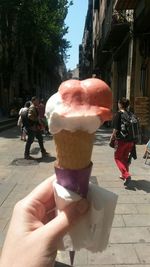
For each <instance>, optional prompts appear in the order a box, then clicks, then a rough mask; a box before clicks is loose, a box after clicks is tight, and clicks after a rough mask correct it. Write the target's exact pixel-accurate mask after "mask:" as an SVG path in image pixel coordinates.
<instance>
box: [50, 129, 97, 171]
mask: <svg viewBox="0 0 150 267" xmlns="http://www.w3.org/2000/svg"><path fill="white" fill-rule="evenodd" d="M93 140H94V133H93V134H89V133H87V132H84V131H76V132H73V133H72V132H69V131H66V130H62V131H61V132H59V133H57V134H55V135H54V141H55V145H56V154H57V164H56V165H57V166H58V167H61V168H64V169H71V170H77V169H82V168H86V167H87V166H89V164H90V162H91V155H92V149H93Z"/></svg>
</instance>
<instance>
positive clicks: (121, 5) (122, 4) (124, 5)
mask: <svg viewBox="0 0 150 267" xmlns="http://www.w3.org/2000/svg"><path fill="white" fill-rule="evenodd" d="M137 3H138V0H118V1H117V2H116V5H115V9H116V10H129V9H135V8H136V5H137Z"/></svg>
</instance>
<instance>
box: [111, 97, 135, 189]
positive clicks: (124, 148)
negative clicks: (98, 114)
mask: <svg viewBox="0 0 150 267" xmlns="http://www.w3.org/2000/svg"><path fill="white" fill-rule="evenodd" d="M118 109H119V110H118V112H117V113H116V115H115V116H114V119H113V132H112V135H111V138H110V143H113V141H114V149H115V150H114V159H115V162H116V165H117V167H118V169H119V170H120V172H121V176H120V178H121V179H122V180H124V185H125V186H128V185H129V183H130V181H131V174H130V173H129V165H130V163H131V162H130V155H131V154H132V153H133V148H134V149H135V138H134V137H133V134H132V133H131V132H129V124H130V116H131V115H133V113H131V112H130V111H129V100H128V99H126V98H124V97H123V98H122V99H120V100H119V101H118Z"/></svg>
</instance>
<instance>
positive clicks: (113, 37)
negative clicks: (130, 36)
mask: <svg viewBox="0 0 150 267" xmlns="http://www.w3.org/2000/svg"><path fill="white" fill-rule="evenodd" d="M131 22H133V12H132V11H128V12H127V11H119V12H118V11H116V10H113V11H111V9H110V10H109V9H108V10H107V13H106V17H105V20H104V22H103V25H102V47H103V48H104V49H111V48H113V47H115V46H118V43H120V42H121V41H122V40H123V38H124V37H125V35H126V33H127V32H129V29H130V23H131Z"/></svg>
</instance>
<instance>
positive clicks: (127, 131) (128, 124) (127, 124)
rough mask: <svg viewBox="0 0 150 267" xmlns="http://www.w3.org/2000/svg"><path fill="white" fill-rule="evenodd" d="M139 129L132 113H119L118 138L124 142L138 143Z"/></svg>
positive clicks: (136, 119)
mask: <svg viewBox="0 0 150 267" xmlns="http://www.w3.org/2000/svg"><path fill="white" fill-rule="evenodd" d="M139 136H140V128H139V121H138V118H137V117H136V115H135V114H134V113H132V112H128V111H125V112H121V125H120V138H121V139H124V140H126V141H134V142H135V143H137V142H138V141H139Z"/></svg>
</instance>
